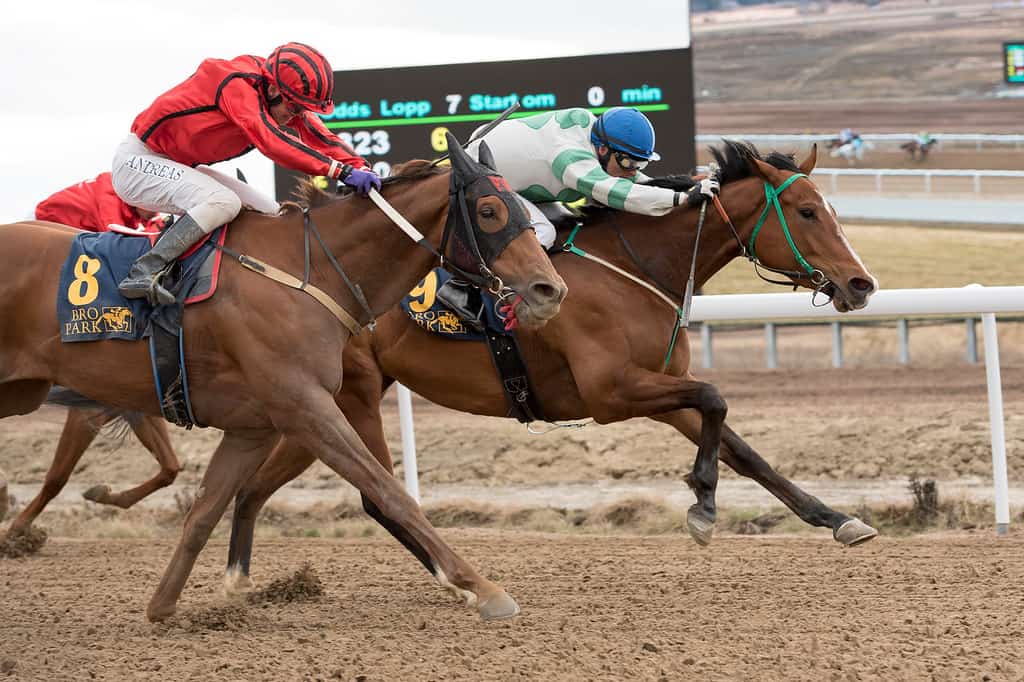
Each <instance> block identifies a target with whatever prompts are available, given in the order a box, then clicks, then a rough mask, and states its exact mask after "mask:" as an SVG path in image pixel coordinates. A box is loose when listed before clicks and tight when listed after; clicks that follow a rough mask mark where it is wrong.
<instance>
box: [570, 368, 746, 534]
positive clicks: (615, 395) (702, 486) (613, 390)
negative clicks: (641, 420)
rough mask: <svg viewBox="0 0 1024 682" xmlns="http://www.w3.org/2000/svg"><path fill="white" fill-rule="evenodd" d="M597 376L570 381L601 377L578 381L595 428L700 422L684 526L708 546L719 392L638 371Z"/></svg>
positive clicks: (592, 371)
mask: <svg viewBox="0 0 1024 682" xmlns="http://www.w3.org/2000/svg"><path fill="white" fill-rule="evenodd" d="M574 364H575V363H574ZM597 370H598V368H596V367H593V366H591V367H590V368H588V369H587V371H586V372H584V371H580V372H579V373H577V372H576V371H575V370H574V375H575V376H576V377H577V384H580V383H581V377H584V376H585V375H587V374H589V375H590V376H594V377H600V379H599V380H598V381H595V382H594V383H593V385H591V384H586V383H585V380H583V382H584V384H585V385H586V386H587V388H586V390H585V395H584V400H587V396H588V395H589V396H593V398H592V399H591V400H587V402H588V407H590V409H591V414H592V415H593V416H594V418H595V419H596V420H597V421H598V422H607V421H618V420H621V419H626V418H629V417H634V416H635V417H640V416H644V417H647V416H651V415H655V414H661V413H663V412H670V411H673V410H679V409H684V408H694V409H696V410H697V411H698V412H700V414H701V416H702V417H703V418H702V419H701V423H700V436H699V437H698V439H697V446H698V447H697V457H696V459H695V460H694V463H693V470H692V471H691V472H690V473H689V474H688V475H687V476H686V482H687V484H688V485H689V486H690V488H691V489H692V490H693V492H694V495H696V497H697V504H695V505H693V506H692V507H690V509H689V511H688V513H687V516H686V525H687V529H688V530H689V531H690V535H691V536H693V539H694V540H696V541H697V543H698V544H700V545H706V544H708V543H709V542H710V541H711V535H712V533H713V532H714V528H715V518H716V515H717V511H716V509H715V489H716V488H717V486H718V448H719V444H720V443H721V440H722V425H723V423H724V422H725V415H726V412H727V407H726V404H725V400H723V399H722V396H721V394H719V392H718V389H717V388H715V387H714V386H713V385H712V384H708V383H705V382H701V381H695V380H694V379H692V378H691V377H688V376H681V377H679V376H671V375H667V374H660V373H658V372H651V371H649V370H645V369H640V368H638V367H632V368H629V369H626V370H625V371H620V372H613V371H610V370H609V369H608V368H601V370H600V371H597ZM581 390H583V386H582V385H581Z"/></svg>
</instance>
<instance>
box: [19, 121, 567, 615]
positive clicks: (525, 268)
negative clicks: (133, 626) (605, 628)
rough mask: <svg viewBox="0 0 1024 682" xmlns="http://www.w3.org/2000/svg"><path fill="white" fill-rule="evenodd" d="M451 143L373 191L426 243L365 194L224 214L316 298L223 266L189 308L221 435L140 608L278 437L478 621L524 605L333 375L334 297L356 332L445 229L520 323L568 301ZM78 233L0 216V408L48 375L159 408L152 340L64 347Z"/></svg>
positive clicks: (199, 396) (194, 348) (343, 331)
mask: <svg viewBox="0 0 1024 682" xmlns="http://www.w3.org/2000/svg"><path fill="white" fill-rule="evenodd" d="M449 142H450V146H449V149H450V150H451V157H450V159H451V168H450V169H448V168H443V167H437V168H435V167H432V166H431V164H429V163H428V162H426V161H419V162H416V161H414V162H410V163H409V164H407V166H406V167H405V168H404V169H402V171H401V172H399V173H397V174H396V175H395V176H394V177H391V178H388V179H387V180H385V181H384V185H383V187H382V189H381V192H380V194H381V195H382V196H383V197H384V198H385V199H386V200H387V201H388V202H390V204H391V205H392V206H393V208H394V209H396V210H397V211H398V212H399V213H400V214H401V215H403V216H405V217H406V218H407V219H408V221H409V222H411V223H414V224H415V225H417V226H419V228H420V230H422V233H423V234H422V239H420V240H419V243H414V242H413V241H412V240H410V239H409V238H408V237H407V235H406V234H403V232H402V231H400V230H398V229H397V228H396V227H395V226H394V225H393V224H392V223H391V222H390V219H389V218H388V217H386V216H385V214H384V213H383V212H382V211H378V210H377V209H376V208H375V207H374V206H373V205H372V204H370V203H369V202H366V201H364V200H363V199H360V198H356V197H351V196H346V197H341V198H337V199H336V200H334V201H331V202H328V203H326V204H325V205H323V206H321V207H318V208H314V209H311V210H309V211H308V213H306V212H304V211H302V210H299V209H298V208H297V207H293V208H291V209H286V210H284V211H283V212H282V214H281V215H280V216H265V215H260V214H255V213H252V212H245V213H243V214H242V215H241V216H240V217H239V218H238V219H236V220H235V221H234V222H233V223H232V225H231V227H230V229H229V233H228V239H227V245H226V246H227V247H228V248H229V249H230V250H231V251H230V252H226V253H229V255H230V253H235V254H236V255H238V258H237V262H238V263H242V264H245V263H247V262H248V263H249V265H248V266H247V267H248V269H249V270H253V269H255V270H257V271H258V269H259V268H258V267H257V266H259V265H260V264H259V263H257V262H256V261H254V260H253V259H260V260H261V261H263V260H265V261H266V263H263V264H262V265H263V266H266V265H270V266H273V267H276V268H279V269H280V270H283V271H285V272H287V273H296V272H298V273H301V272H303V271H304V267H305V265H306V264H307V263H308V264H309V265H310V269H309V283H310V284H311V285H312V286H313V287H317V288H318V291H319V293H320V294H322V296H321V297H319V298H315V299H314V298H313V295H314V294H312V293H311V294H310V295H309V296H307V295H306V292H305V291H303V290H301V289H300V288H289V287H286V286H282V285H281V284H278V283H277V282H274V281H271V280H270V279H267V278H264V277H260V276H256V274H254V272H252V271H245V270H243V269H241V268H238V267H235V266H234V265H231V264H230V263H226V264H225V265H224V272H222V274H221V278H220V284H219V287H218V292H217V294H216V296H214V297H213V298H211V299H209V300H208V301H206V302H204V303H201V304H197V305H194V306H192V307H190V308H189V309H188V310H187V311H186V315H185V320H186V324H185V329H184V347H185V349H186V351H187V371H188V377H189V382H188V384H189V388H190V393H191V397H192V406H193V412H194V414H195V417H196V420H197V421H198V422H200V423H202V424H206V425H210V426H215V427H217V428H219V429H222V430H223V431H224V437H223V440H222V441H221V443H220V445H219V446H218V447H217V450H216V451H215V452H214V454H213V456H212V458H211V460H210V463H209V465H208V467H207V470H206V472H205V474H204V476H203V480H202V483H201V485H200V487H199V489H198V491H197V493H196V501H195V503H194V504H193V506H192V508H191V509H190V510H189V512H188V514H187V516H186V518H185V522H184V528H183V532H182V537H181V539H180V541H179V543H178V546H177V548H176V549H175V551H174V555H173V556H172V558H171V560H170V563H169V565H168V567H167V569H166V571H165V573H164V575H163V578H162V579H161V581H160V583H159V585H158V586H157V589H156V591H155V593H154V594H153V596H152V598H151V599H150V601H149V604H148V605H147V608H146V615H147V617H148V618H149V619H150V620H152V621H159V620H164V619H166V618H168V617H169V616H171V615H172V614H173V613H174V611H175V609H176V604H177V602H178V599H179V597H180V595H181V592H182V590H183V588H184V586H185V583H186V581H187V579H188V576H189V574H190V572H191V570H192V567H193V565H194V563H195V560H196V557H197V556H198V554H199V552H200V551H201V550H202V548H203V547H204V545H205V544H206V541H207V540H208V538H209V536H210V533H211V532H212V531H213V529H214V526H215V525H216V524H217V522H218V521H219V520H220V518H221V516H222V515H223V513H224V510H225V508H226V507H227V505H228V503H229V502H230V501H231V499H232V498H233V497H234V496H235V493H236V492H237V491H238V489H239V488H240V486H241V485H242V483H244V482H245V481H246V480H248V478H249V477H250V476H251V475H252V474H253V473H254V472H255V471H256V470H257V469H258V468H259V467H260V465H261V464H262V463H263V461H264V459H265V458H266V457H267V456H268V455H269V454H270V452H271V451H272V450H273V448H274V447H275V446H276V444H277V442H278V440H279V437H280V435H283V436H285V437H287V438H288V440H289V442H291V443H294V445H295V446H296V447H300V448H302V450H303V451H304V452H312V453H316V456H318V457H319V458H320V459H321V460H322V461H323V462H324V463H326V464H327V465H328V466H329V467H331V468H332V469H333V470H334V471H335V472H337V473H338V474H339V475H340V476H342V477H343V478H345V479H346V480H347V481H349V482H350V483H352V484H353V485H354V486H355V487H356V488H358V489H359V490H360V492H361V493H362V494H364V495H365V496H366V498H367V499H368V500H369V504H371V505H372V506H373V507H374V509H375V510H376V512H377V513H378V516H379V518H380V520H381V522H382V523H385V524H388V525H390V526H392V527H393V528H395V529H396V532H400V533H402V534H404V539H405V542H407V543H408V545H411V546H412V547H414V548H415V549H416V551H417V552H418V556H425V557H429V559H428V560H429V562H430V565H431V573H432V574H433V575H434V576H435V578H436V579H437V581H438V582H439V583H440V584H442V585H443V586H444V587H446V588H447V589H449V590H451V591H452V592H454V593H455V594H457V595H459V596H461V597H464V598H465V599H466V600H467V601H468V602H469V603H470V604H472V605H475V606H476V608H477V610H478V612H479V613H480V615H481V616H482V617H483V618H485V619H490V618H504V617H511V616H513V615H515V614H516V613H518V610H519V608H518V605H517V604H516V603H515V601H514V600H513V599H512V598H511V597H510V596H509V595H508V594H507V593H506V592H505V590H504V589H502V588H501V587H500V586H499V585H498V584H496V583H494V582H492V581H490V580H487V579H486V578H484V577H482V576H481V575H480V574H479V573H477V572H476V570H474V569H473V568H472V567H471V566H470V565H469V564H468V563H467V562H466V561H464V560H463V559H462V558H460V557H459V556H458V555H457V554H456V553H455V552H454V551H453V550H452V549H451V548H450V547H449V546H448V545H447V544H446V543H445V542H444V541H443V540H442V539H441V537H440V536H439V535H438V533H437V531H436V530H435V529H434V528H433V527H432V526H431V525H430V523H429V522H428V521H427V519H426V517H425V516H424V515H423V513H422V512H421V511H420V509H419V507H418V505H417V504H416V503H415V501H414V500H413V499H412V498H411V497H409V496H408V495H407V494H406V493H405V491H404V490H403V489H402V486H401V485H399V484H398V483H397V482H396V481H395V480H394V478H393V477H392V476H391V475H389V473H388V472H387V471H386V470H385V469H384V468H383V467H381V466H380V464H379V463H378V462H377V460H376V459H375V458H374V457H373V455H372V454H371V453H370V451H369V450H368V449H367V448H366V446H365V445H364V444H363V443H362V441H361V440H360V439H359V436H358V434H357V433H356V432H355V431H354V430H353V428H352V426H351V424H350V423H349V422H348V420H347V418H346V416H345V415H344V414H343V413H342V412H341V410H340V409H339V408H338V406H337V404H336V402H335V399H334V396H335V394H336V393H337V392H338V390H339V389H340V387H341V385H342V365H341V361H340V359H341V358H342V351H343V349H344V347H345V345H346V343H347V342H348V340H349V339H350V337H351V336H352V334H353V333H354V332H353V331H352V330H350V329H349V326H348V324H339V319H341V317H342V316H341V315H340V314H339V312H338V310H337V309H338V308H339V306H340V308H341V309H343V311H362V312H357V313H356V314H355V315H352V314H351V313H349V316H350V317H353V318H355V320H350V321H349V323H351V325H352V326H353V327H355V328H356V329H358V327H359V326H364V325H368V324H371V323H372V322H373V319H374V318H375V317H377V316H379V315H380V314H382V313H384V312H385V311H387V310H389V309H390V308H391V307H393V306H394V305H395V304H397V303H398V301H399V300H400V299H401V297H402V296H403V295H404V294H405V292H407V291H409V289H410V288H411V287H412V286H413V285H414V284H415V283H416V282H417V281H419V280H420V279H421V278H422V277H423V276H424V275H425V274H426V273H427V272H428V271H429V269H430V268H431V266H432V265H433V264H434V263H435V262H436V254H437V253H438V248H437V247H434V246H433V244H436V243H438V242H439V241H440V243H441V247H440V249H439V250H440V252H441V253H442V254H443V255H444V256H445V259H444V260H445V262H449V263H451V264H452V265H454V266H456V267H458V268H460V269H462V270H463V271H466V272H467V273H468V275H469V276H470V277H474V276H475V277H476V279H477V281H478V282H481V283H483V284H485V285H486V286H491V287H493V288H494V290H496V291H503V290H505V289H506V288H511V289H512V290H514V291H515V292H516V294H517V298H516V301H517V305H516V309H515V313H516V315H517V317H518V318H519V319H520V320H521V321H522V322H523V324H525V325H527V326H529V325H540V324H543V323H544V322H545V321H547V320H548V319H550V318H552V317H553V316H554V315H555V314H557V312H558V310H559V307H560V303H561V301H562V299H563V298H564V297H565V293H566V286H565V283H564V281H563V280H562V278H561V277H560V276H559V275H558V273H557V272H555V270H554V268H553V267H552V265H551V262H550V260H549V259H548V257H547V255H546V254H545V253H544V250H543V249H542V248H541V246H540V244H539V242H538V241H537V239H536V238H535V237H534V236H533V234H524V231H525V230H526V229H527V228H528V217H527V215H526V213H525V210H524V209H523V207H522V204H521V203H520V202H519V200H518V198H517V197H516V195H515V194H514V193H513V192H511V190H510V189H509V187H508V184H507V183H506V182H505V181H504V180H503V179H502V178H500V176H498V175H497V174H496V173H495V172H494V171H493V170H491V169H490V168H489V167H487V166H486V165H485V164H486V163H487V160H486V159H485V158H484V157H483V156H481V159H482V161H483V162H482V163H478V162H476V161H474V160H472V159H471V158H470V157H469V156H468V155H467V154H466V153H465V152H464V151H463V150H462V148H461V147H460V146H459V144H458V142H457V141H456V140H455V139H454V138H449ZM491 163H492V164H493V161H492V162H491ZM449 218H450V219H449ZM317 224H319V225H322V226H323V228H324V229H323V230H322V233H321V236H320V241H321V246H322V249H316V248H314V249H313V250H312V251H310V249H309V248H308V247H309V243H310V242H309V241H308V235H309V231H310V230H311V226H315V225H317ZM74 235H75V231H74V230H73V229H71V228H67V229H64V228H60V227H59V226H52V225H45V224H43V225H42V226H41V225H40V224H38V223H33V222H29V223H16V224H12V225H2V226H0V243H3V245H4V248H3V249H2V250H0V271H2V272H3V273H4V277H3V278H2V279H0V320H3V321H4V322H3V325H2V326H0V418H2V417H5V416H9V415H16V414H27V413H30V412H33V411H35V410H36V409H37V408H38V407H39V406H40V404H41V403H42V402H43V401H44V400H45V399H46V397H47V395H48V393H49V391H50V389H51V386H53V385H54V384H59V385H61V386H64V387H67V388H68V389H70V390H72V391H74V392H77V393H79V394H82V395H84V396H86V397H87V398H89V399H91V400H93V401H95V402H96V403H99V404H103V405H109V406H112V407H116V408H122V409H126V410H140V411H142V412H144V413H147V414H151V415H159V414H160V407H159V404H158V400H157V397H156V395H155V390H154V385H155V384H154V380H153V376H152V374H151V371H150V358H149V349H148V347H147V343H146V342H144V341H136V342H131V341H121V340H107V341H97V342H90V343H62V342H61V338H60V334H59V327H58V323H57V317H56V306H55V305H54V302H55V301H56V300H58V290H57V282H58V276H59V274H60V271H61V266H62V264H63V261H64V260H65V258H66V256H67V254H68V252H69V248H70V246H71V241H72V239H73V238H74ZM303 235H305V236H306V237H307V239H306V240H305V241H304V239H303ZM314 246H315V245H314ZM421 247H425V248H421ZM338 261H340V264H339V262H338ZM254 264H255V265H254ZM264 269H265V270H266V268H265V267H264ZM342 270H343V271H344V272H342ZM346 273H347V275H348V280H349V282H350V283H347V282H346V281H344V280H345V279H346V278H345V277H343V276H342V275H343V274H346ZM351 283H355V284H357V285H358V286H355V284H351ZM307 291H312V289H307ZM520 299H521V300H520ZM360 300H362V302H363V305H361V304H360V302H359V301H360ZM331 305H333V308H332V307H331ZM356 322H357V323H358V325H357V324H356Z"/></svg>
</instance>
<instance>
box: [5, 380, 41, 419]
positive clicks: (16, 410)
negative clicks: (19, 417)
mask: <svg viewBox="0 0 1024 682" xmlns="http://www.w3.org/2000/svg"><path fill="white" fill-rule="evenodd" d="M50 386H52V384H51V383H50V382H49V381H46V380H45V379H18V380H16V381H8V382H4V383H0V419H3V418H4V417H11V416H14V415H16V414H31V413H33V412H35V411H36V410H38V409H39V406H40V405H42V404H43V401H44V400H46V394H47V393H49V392H50Z"/></svg>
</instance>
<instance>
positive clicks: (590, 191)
mask: <svg viewBox="0 0 1024 682" xmlns="http://www.w3.org/2000/svg"><path fill="white" fill-rule="evenodd" d="M551 171H552V173H554V175H555V177H556V178H558V179H559V180H560V181H561V182H562V183H564V184H565V186H566V187H569V188H571V189H574V190H576V191H577V192H579V193H580V194H582V195H583V196H585V197H587V198H588V199H590V200H592V201H596V202H597V203H599V204H604V205H605V206H611V207H612V208H617V209H620V210H624V211H628V212H630V213H642V214H644V215H664V214H666V213H668V212H669V211H671V210H672V209H673V208H674V207H675V206H678V205H679V204H680V203H682V202H683V199H684V198H683V197H682V196H681V195H680V194H679V193H678V192H675V191H673V190H670V189H665V188H663V187H649V186H647V185H638V184H636V183H635V182H633V181H632V180H627V179H626V178H616V177H614V176H611V175H608V173H606V172H605V171H604V170H603V169H602V168H601V164H600V163H599V162H598V160H597V156H596V155H595V154H593V153H590V152H588V151H587V150H584V149H578V148H571V149H563V150H560V151H559V152H558V154H557V155H556V156H555V159H554V161H553V162H552V164H551Z"/></svg>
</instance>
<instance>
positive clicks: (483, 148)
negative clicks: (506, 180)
mask: <svg viewBox="0 0 1024 682" xmlns="http://www.w3.org/2000/svg"><path fill="white" fill-rule="evenodd" d="M478 156H479V157H480V163H482V164H483V165H485V166H487V167H488V168H490V169H491V170H492V171H493V172H495V173H497V172H498V164H497V163H495V162H494V153H493V152H492V151H491V148H490V147H488V146H487V143H486V142H484V141H482V140H481V141H480V150H479V154H478Z"/></svg>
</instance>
